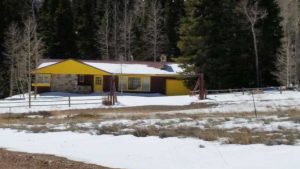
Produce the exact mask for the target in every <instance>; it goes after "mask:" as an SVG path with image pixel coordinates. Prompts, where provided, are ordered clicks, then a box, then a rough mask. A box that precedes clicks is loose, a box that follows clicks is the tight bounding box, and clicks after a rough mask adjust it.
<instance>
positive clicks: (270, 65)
mask: <svg viewBox="0 0 300 169" xmlns="http://www.w3.org/2000/svg"><path fill="white" fill-rule="evenodd" d="M260 6H261V7H262V8H265V9H266V10H267V13H268V15H267V17H266V18H265V19H264V20H262V21H261V22H260V24H259V25H258V28H259V29H260V30H261V31H260V35H259V38H258V47H259V53H260V55H261V56H262V57H261V58H260V61H259V62H260V67H261V71H260V76H261V81H262V85H263V86H270V85H277V84H278V82H277V80H276V76H275V75H274V73H273V72H275V71H276V66H275V65H276V56H277V54H278V52H279V50H280V48H281V39H282V37H283V29H282V26H281V21H282V18H281V17H280V8H279V6H278V4H277V2H276V0H261V1H260Z"/></svg>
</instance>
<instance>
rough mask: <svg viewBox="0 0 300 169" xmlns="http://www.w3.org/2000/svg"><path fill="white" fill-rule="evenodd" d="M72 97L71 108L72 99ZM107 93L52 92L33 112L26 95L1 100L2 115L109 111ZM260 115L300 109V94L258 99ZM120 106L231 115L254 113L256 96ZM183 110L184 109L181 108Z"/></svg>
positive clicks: (136, 100) (157, 97)
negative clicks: (197, 106) (196, 106)
mask: <svg viewBox="0 0 300 169" xmlns="http://www.w3.org/2000/svg"><path fill="white" fill-rule="evenodd" d="M67 96H71V107H69V106H68V97H67ZM106 96H107V93H92V94H71V93H59V92H49V93H43V94H41V95H38V96H37V98H36V99H32V100H33V103H32V108H30V109H29V108H28V98H27V95H25V98H26V99H22V95H16V96H13V97H12V98H7V99H5V100H0V113H7V112H11V113H26V112H37V111H51V110H69V109H91V108H106V107H107V106H104V105H102V100H103V98H104V97H106ZM254 100H255V105H256V109H257V111H258V112H265V111H280V110H286V109H300V92H298V91H284V92H283V93H282V94H280V92H279V91H268V92H265V93H262V94H255V95H254ZM118 101H119V102H118V103H117V104H116V105H114V106H113V107H132V106H154V105H162V106H185V105H190V104H193V103H205V104H208V105H210V106H208V107H207V108H202V109H194V110H176V111H169V112H168V113H178V112H180V113H191V114H193V113H218V112H221V113H223V112H224V113H228V112H236V113H239V112H254V104H253V98H252V95H251V94H249V93H245V94H244V95H243V94H242V93H228V94H211V95H208V98H207V100H203V101H200V100H198V98H197V96H188V95H185V96H165V95H161V94H143V93H141V94H132V93H131V94H130V93H124V94H120V93H119V94H118ZM179 109H180V108H179Z"/></svg>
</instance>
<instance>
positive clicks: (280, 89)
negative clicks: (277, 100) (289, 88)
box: [279, 86, 282, 94]
mask: <svg viewBox="0 0 300 169" xmlns="http://www.w3.org/2000/svg"><path fill="white" fill-rule="evenodd" d="M279 91H280V94H282V88H281V86H280V87H279Z"/></svg>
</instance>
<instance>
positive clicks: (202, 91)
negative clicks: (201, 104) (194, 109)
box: [199, 73, 205, 100]
mask: <svg viewBox="0 0 300 169" xmlns="http://www.w3.org/2000/svg"><path fill="white" fill-rule="evenodd" d="M199 76H200V77H199V80H200V82H199V83H200V86H199V88H200V90H199V92H200V95H199V97H200V100H204V98H205V96H204V95H205V91H204V90H205V86H204V74H203V73H200V75H199Z"/></svg>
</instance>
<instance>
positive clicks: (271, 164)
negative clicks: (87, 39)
mask: <svg viewBox="0 0 300 169" xmlns="http://www.w3.org/2000/svg"><path fill="white" fill-rule="evenodd" d="M0 138H1V139H0V147H2V148H7V149H9V150H15V151H22V152H29V153H42V154H52V155H57V156H62V157H67V158H69V159H72V160H77V161H82V162H87V163H93V164H98V165H103V166H107V167H113V168H128V169H129V168H130V169H153V168H155V169H183V168H188V169H199V168H209V169H220V168H227V169H241V168H243V169H253V168H261V169H263V168H272V169H286V168H288V169H298V168H299V165H300V161H299V156H300V146H264V145H246V146H241V145H222V144H219V143H217V142H206V141H202V140H198V139H191V138H185V139H180V138H166V139H160V138H158V137H144V138H137V137H134V136H129V135H125V136H111V135H101V136H98V135H90V134H83V133H73V132H56V133H39V134H34V133H26V132H17V131H15V130H10V129H0ZM200 145H201V146H200ZM200 147H204V148H200Z"/></svg>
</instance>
